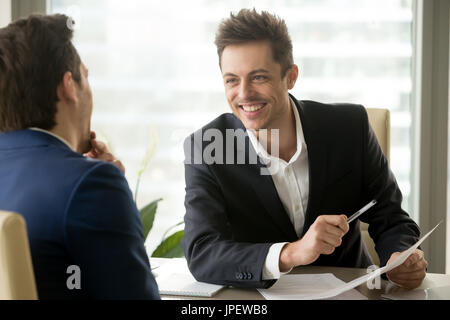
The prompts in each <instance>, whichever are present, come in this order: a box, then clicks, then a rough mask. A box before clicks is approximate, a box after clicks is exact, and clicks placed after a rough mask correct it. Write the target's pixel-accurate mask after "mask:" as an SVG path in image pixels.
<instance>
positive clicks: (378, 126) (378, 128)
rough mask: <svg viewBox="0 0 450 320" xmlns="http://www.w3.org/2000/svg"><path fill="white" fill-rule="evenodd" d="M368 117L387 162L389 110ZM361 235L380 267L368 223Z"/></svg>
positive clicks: (373, 259) (369, 111)
mask: <svg viewBox="0 0 450 320" xmlns="http://www.w3.org/2000/svg"><path fill="white" fill-rule="evenodd" d="M366 110H367V115H368V116H369V123H370V125H371V126H372V129H373V131H374V132H375V135H376V136H377V139H378V143H379V144H380V147H381V150H382V151H383V153H384V156H385V157H386V159H387V161H388V162H389V158H390V146H391V138H390V131H391V121H390V113H389V110H387V109H375V108H367V109H366ZM360 225H361V235H362V238H363V241H364V243H365V244H366V247H367V250H368V251H369V254H370V256H371V258H372V261H373V263H375V264H376V265H378V266H379V265H380V258H379V257H378V254H377V252H376V251H375V243H374V242H373V240H372V238H371V237H370V235H369V225H368V224H367V223H364V222H361V223H360Z"/></svg>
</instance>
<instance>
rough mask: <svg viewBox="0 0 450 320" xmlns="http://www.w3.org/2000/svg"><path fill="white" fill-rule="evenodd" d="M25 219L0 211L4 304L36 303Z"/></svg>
mask: <svg viewBox="0 0 450 320" xmlns="http://www.w3.org/2000/svg"><path fill="white" fill-rule="evenodd" d="M37 298H38V296H37V290H36V283H35V279H34V272H33V265H32V262H31V255H30V247H29V243H28V235H27V229H26V225H25V219H24V218H23V217H22V216H21V215H19V214H16V213H11V212H4V211H0V300H36V299H37Z"/></svg>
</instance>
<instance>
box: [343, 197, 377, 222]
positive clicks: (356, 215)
mask: <svg viewBox="0 0 450 320" xmlns="http://www.w3.org/2000/svg"><path fill="white" fill-rule="evenodd" d="M376 204H377V200H372V201H370V202H369V203H368V204H366V205H365V206H364V207H362V208H361V209H359V210H358V211H356V212H355V213H354V214H352V215H351V217H349V218H347V223H350V222H352V221H353V220H355V219H356V218H358V217H359V216H360V215H362V214H363V213H364V212H366V211H367V210H369V209H370V208H372V207H373V206H374V205H376Z"/></svg>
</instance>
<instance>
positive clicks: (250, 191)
mask: <svg viewBox="0 0 450 320" xmlns="http://www.w3.org/2000/svg"><path fill="white" fill-rule="evenodd" d="M291 97H292V96H291ZM292 99H293V100H294V102H295V104H296V107H297V109H298V111H299V115H300V119H301V122H302V127H303V133H304V137H305V141H306V145H307V148H308V161H309V190H310V191H309V199H308V206H307V209H306V213H305V225H304V228H303V230H304V231H303V234H304V233H306V232H307V231H308V229H309V227H310V226H311V224H312V223H313V222H314V221H315V220H316V218H317V217H318V216H319V215H323V214H342V213H344V214H346V215H348V216H350V215H351V214H352V213H354V212H355V211H357V210H359V209H360V208H361V207H362V206H364V205H365V204H367V203H368V202H369V201H370V200H372V199H376V200H377V201H378V203H377V205H376V206H375V207H373V208H372V209H371V210H370V211H368V212H367V213H366V214H363V215H362V216H361V217H360V218H359V219H360V220H361V221H364V222H367V223H369V224H370V226H369V234H370V235H371V237H372V238H373V239H374V241H375V244H376V250H377V252H378V254H379V256H380V261H381V264H382V265H384V264H385V263H386V262H387V260H388V259H389V258H390V255H391V254H392V253H393V252H395V251H403V250H405V249H407V248H408V247H409V246H411V245H412V244H414V243H415V242H416V241H417V240H418V237H419V235H420V231H419V228H418V226H417V225H416V224H415V223H414V221H413V220H412V219H410V217H409V216H408V214H407V213H406V212H405V211H403V210H402V209H401V202H402V194H401V192H400V190H399V188H398V185H397V183H396V180H395V178H394V176H393V174H392V172H391V171H390V169H389V167H388V163H387V160H386V158H385V157H384V155H383V153H382V151H381V149H380V146H379V144H378V141H377V139H376V136H375V134H374V132H373V130H372V128H371V127H370V125H369V121H368V117H367V113H366V111H365V109H364V107H363V106H360V105H351V104H322V103H318V102H313V101H297V100H296V99H295V98H294V97H292ZM207 129H215V130H216V131H217V130H219V131H220V132H221V133H222V134H223V137H226V130H227V129H242V130H244V131H245V128H244V126H243V124H242V122H241V121H240V120H239V119H238V118H236V117H235V116H234V115H233V114H223V115H221V116H220V117H218V118H217V119H215V120H214V121H212V122H211V123H209V124H208V125H206V126H205V127H203V128H202V129H201V130H199V131H197V132H196V133H194V134H192V135H191V136H190V137H188V138H187V139H186V141H185V155H186V159H185V178H186V198H185V206H186V215H185V236H184V238H183V240H182V248H183V250H184V253H185V256H186V259H187V261H188V265H189V268H190V271H191V272H192V274H193V275H194V277H195V278H196V279H197V280H198V281H204V282H210V283H217V284H225V285H232V286H236V287H269V286H271V285H272V284H273V283H274V282H275V281H274V280H269V281H263V280H262V269H263V266H264V261H265V259H266V256H267V253H268V250H269V248H270V246H271V245H272V244H274V243H277V242H285V241H288V242H293V241H296V240H298V237H297V235H296V233H295V230H294V227H293V225H292V223H291V222H290V220H289V217H288V215H287V213H286V211H285V209H284V207H283V205H282V203H281V200H280V198H279V196H278V193H277V191H276V188H275V185H274V183H273V180H272V177H271V176H270V175H261V174H260V172H261V168H263V167H264V165H263V164H262V163H261V162H260V161H258V163H256V164H249V161H250V159H252V158H251V156H255V154H256V153H255V150H254V149H253V147H252V145H251V143H250V141H249V139H248V135H246V139H245V145H241V144H238V143H235V148H234V152H235V155H236V156H235V160H236V159H237V157H239V156H245V159H246V164H226V162H225V161H224V163H223V164H222V163H220V161H217V162H218V163H212V164H211V163H210V162H211V161H208V160H207V161H206V162H207V163H205V161H203V163H201V164H199V163H198V162H199V161H198V158H197V159H194V157H195V155H196V152H197V157H198V155H199V154H198V152H200V155H201V154H202V152H203V151H205V150H206V149H205V148H207V147H208V145H209V147H211V143H213V142H214V141H212V142H209V141H202V142H201V143H198V141H195V139H194V137H195V136H196V135H197V136H199V135H200V136H201V134H202V133H204V132H205V131H206V130H207ZM224 139H225V138H224ZM204 140H205V139H204ZM196 142H197V143H196ZM223 144H224V145H226V143H225V142H224V143H223ZM209 151H210V150H209ZM221 151H222V152H223V153H224V155H225V156H226V150H225V148H223V150H221ZM216 152H218V153H220V151H216ZM242 153H243V154H242ZM194 160H195V161H194ZM203 160H205V159H203ZM258 160H259V159H258ZM208 163H209V164H208ZM302 236H303V235H302ZM313 264H314V265H328V266H342V267H367V266H369V265H371V264H372V262H371V259H370V256H369V254H368V252H367V249H366V248H365V245H364V243H363V241H362V238H361V232H360V227H359V221H356V222H353V223H351V224H350V230H349V232H348V233H347V234H346V235H345V236H344V237H343V239H342V244H341V246H339V247H337V248H336V250H335V251H334V252H333V253H332V254H330V255H321V256H320V257H319V258H318V259H317V260H316V261H315V262H314V263H313Z"/></svg>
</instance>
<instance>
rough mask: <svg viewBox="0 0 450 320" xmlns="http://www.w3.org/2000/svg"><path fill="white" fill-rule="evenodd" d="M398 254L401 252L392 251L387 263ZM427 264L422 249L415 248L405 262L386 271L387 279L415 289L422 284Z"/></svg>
mask: <svg viewBox="0 0 450 320" xmlns="http://www.w3.org/2000/svg"><path fill="white" fill-rule="evenodd" d="M400 254H401V252H394V253H393V254H392V255H391V258H390V259H389V261H388V264H389V262H390V261H392V260H394V259H395V258H396V257H397V256H398V255H400ZM427 266H428V262H427V261H426V260H425V258H424V254H423V251H422V250H419V249H416V250H414V251H413V253H411V255H410V256H409V257H408V259H406V260H405V262H403V263H402V264H401V265H399V266H398V267H397V268H395V269H392V270H391V271H389V272H387V273H386V275H387V277H388V279H389V280H391V281H392V282H394V283H395V284H397V285H399V286H401V287H404V288H407V289H415V288H417V287H418V286H420V285H421V284H422V281H423V279H424V278H425V275H426V269H427Z"/></svg>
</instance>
